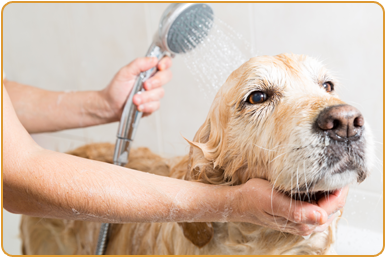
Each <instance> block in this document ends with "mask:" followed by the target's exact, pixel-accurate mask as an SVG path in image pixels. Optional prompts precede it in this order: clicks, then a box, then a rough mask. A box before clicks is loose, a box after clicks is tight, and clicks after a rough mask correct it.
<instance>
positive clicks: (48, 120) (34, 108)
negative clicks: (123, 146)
mask: <svg viewBox="0 0 386 258" xmlns="http://www.w3.org/2000/svg"><path fill="white" fill-rule="evenodd" d="M157 63H158V60H157V59H156V58H138V59H136V60H134V61H133V62H131V63H130V64H128V65H127V66H125V67H123V68H122V69H121V70H120V71H119V72H118V73H117V74H116V75H115V76H114V78H113V79H112V81H111V82H110V84H109V85H108V86H107V87H106V88H105V89H103V90H100V91H68V92H54V91H47V90H43V89H39V88H35V87H32V86H28V85H23V84H20V83H17V82H12V81H7V80H5V81H4V84H5V87H6V88H7V91H8V93H9V96H10V99H11V101H12V104H13V106H14V108H15V111H16V113H17V115H18V117H19V119H20V122H21V123H22V125H23V126H24V127H25V129H26V130H27V131H28V132H29V133H39V132H49V131H59V130H64V129H71V128H79V127H87V126H92V125H98V124H105V123H109V122H115V121H119V119H120V116H121V114H122V110H123V106H124V103H125V101H126V99H127V97H128V95H129V93H130V92H131V89H132V87H133V85H134V82H135V79H136V78H137V76H138V75H139V74H140V73H141V72H142V71H146V70H148V69H150V68H151V67H154V66H157V68H158V70H159V71H158V72H157V73H156V74H155V75H154V76H153V77H152V78H150V79H149V80H147V81H146V82H145V83H144V88H145V89H146V91H145V92H143V93H142V94H137V95H136V96H135V97H134V99H133V101H134V103H135V104H136V105H137V107H138V109H139V110H140V111H142V112H144V115H148V114H150V113H152V112H154V111H156V110H157V109H158V108H159V104H160V103H159V100H160V99H161V98H162V97H163V95H164V90H163V88H162V87H161V86H162V85H164V84H165V83H167V82H168V81H169V80H170V79H171V72H170V70H168V68H169V67H170V66H171V59H170V58H169V57H165V58H163V59H162V60H161V61H160V62H159V63H158V64H157Z"/></svg>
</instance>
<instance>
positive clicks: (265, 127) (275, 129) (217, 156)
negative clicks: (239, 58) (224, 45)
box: [186, 54, 371, 197]
mask: <svg viewBox="0 0 386 258" xmlns="http://www.w3.org/2000/svg"><path fill="white" fill-rule="evenodd" d="M338 84H339V83H338V82H337V80H336V79H335V78H334V77H333V76H332V75H331V74H330V72H329V71H328V70H327V69H326V68H324V67H323V66H322V64H321V63H319V62H318V61H316V60H315V59H313V58H310V57H306V56H298V55H293V54H290V55H287V54H283V55H278V56H261V57H255V58H252V59H250V60H249V61H248V62H246V63H245V64H243V65H242V66H241V67H240V68H238V69H237V70H235V71H234V72H233V73H232V74H231V75H230V76H229V78H228V80H227V81H226V82H225V84H224V85H223V86H222V88H221V89H220V91H219V92H218V94H217V95H216V97H215V99H214V102H213V104H212V107H211V109H210V112H209V114H208V117H207V119H206V121H205V123H204V124H203V125H202V126H201V128H200V129H199V131H198V132H197V134H196V136H195V138H194V140H193V141H189V143H190V145H191V150H190V168H189V170H190V171H189V173H188V174H187V176H186V179H188V180H198V181H201V182H205V183H210V184H223V185H224V184H225V185H235V184H242V183H245V182H246V181H248V180H249V179H251V178H256V177H257V178H263V179H267V180H268V181H270V182H271V184H272V186H273V187H274V188H275V189H277V190H279V191H283V192H285V193H287V194H289V195H291V196H292V197H294V196H296V195H298V194H299V193H308V195H307V196H309V194H311V195H312V194H314V196H316V194H315V193H325V192H329V191H333V190H336V189H339V188H342V187H343V186H345V185H348V184H350V183H352V182H355V181H357V182H362V181H363V180H364V179H365V178H366V176H367V175H368V170H369V164H370V163H371V162H370V157H371V155H370V153H369V149H370V148H369V140H370V132H369V128H368V126H367V124H366V123H365V120H364V118H363V116H362V114H361V113H360V112H359V111H358V110H357V109H356V108H354V107H352V106H350V105H348V104H346V103H345V102H343V101H342V100H340V98H339V97H338V96H337V94H336V92H335V89H336V88H337V87H338ZM303 196H304V195H303Z"/></svg>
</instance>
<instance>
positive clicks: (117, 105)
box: [100, 57, 172, 121]
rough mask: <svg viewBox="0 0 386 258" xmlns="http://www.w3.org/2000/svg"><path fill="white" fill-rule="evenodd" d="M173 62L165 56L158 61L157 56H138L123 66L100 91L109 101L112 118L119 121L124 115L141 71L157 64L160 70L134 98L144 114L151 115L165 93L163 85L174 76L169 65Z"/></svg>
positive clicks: (107, 101) (108, 106)
mask: <svg viewBox="0 0 386 258" xmlns="http://www.w3.org/2000/svg"><path fill="white" fill-rule="evenodd" d="M171 64H172V60H171V58H170V57H164V58H162V60H161V61H159V63H158V59H157V58H155V57H143V58H137V59H135V60H134V61H133V62H131V63H130V64H128V65H126V66H125V67H123V68H122V69H121V70H119V71H118V73H117V74H116V75H115V76H114V78H113V79H112V81H111V82H110V84H109V85H108V86H107V87H106V88H105V89H103V90H102V91H100V94H101V96H102V98H103V99H104V100H105V102H106V103H107V108H108V109H109V111H110V112H111V114H110V116H111V119H112V120H114V121H118V120H119V119H120V117H121V115H122V112H123V107H124V105H125V102H126V100H127V97H128V96H129V94H130V92H131V90H132V89H133V86H134V83H135V80H136V79H137V77H138V76H139V74H140V73H141V72H144V71H147V70H149V69H151V68H153V67H155V66H157V69H158V72H157V73H156V74H155V75H154V76H153V77H151V78H150V79H148V80H147V81H146V82H145V83H144V88H145V90H146V91H145V92H142V93H140V94H136V95H135V96H134V98H133V102H134V104H135V105H136V106H137V109H138V110H139V111H141V112H143V116H147V115H150V114H151V113H153V112H154V111H156V110H157V109H158V108H159V106H160V99H161V98H162V97H163V95H164V89H163V88H162V85H164V84H165V83H167V82H168V81H170V80H171V78H172V73H171V71H170V70H169V67H170V66H171Z"/></svg>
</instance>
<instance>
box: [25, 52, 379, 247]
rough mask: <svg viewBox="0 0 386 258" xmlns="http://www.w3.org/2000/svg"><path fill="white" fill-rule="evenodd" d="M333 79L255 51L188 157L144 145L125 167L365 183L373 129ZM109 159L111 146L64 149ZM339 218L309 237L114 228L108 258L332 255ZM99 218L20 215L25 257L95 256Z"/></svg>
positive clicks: (308, 192) (305, 60) (321, 183)
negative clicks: (140, 257)
mask: <svg viewBox="0 0 386 258" xmlns="http://www.w3.org/2000/svg"><path fill="white" fill-rule="evenodd" d="M337 87H339V83H338V82H337V81H336V79H335V78H334V77H333V75H332V74H330V72H329V71H328V70H327V69H326V68H324V67H323V66H322V65H321V63H319V62H318V61H316V60H315V59H313V58H310V57H306V56H298V55H292V54H290V55H285V54H283V55H278V56H273V57H272V56H261V57H256V58H252V59H250V60H249V61H248V62H246V63H245V64H243V65H242V66H241V67H240V68H238V69H237V70H235V71H234V72H233V73H232V74H231V75H230V76H229V78H228V80H227V81H226V82H225V84H224V85H223V86H222V87H221V89H220V90H219V92H218V93H217V95H216V97H215V99H214V102H213V104H212V106H211V109H210V111H209V114H208V116H207V119H206V121H205V122H204V124H203V125H202V126H201V127H200V129H199V130H198V132H197V133H196V135H195V137H194V139H193V141H188V143H189V144H190V146H191V147H190V153H189V155H187V156H185V157H182V158H180V159H178V160H166V159H162V158H161V157H159V156H157V155H155V154H153V153H151V152H150V151H149V150H147V149H138V150H134V151H132V152H131V153H130V159H129V160H130V162H129V164H127V167H130V168H134V169H138V170H141V171H146V172H151V173H156V174H161V175H164V176H171V177H176V178H180V179H184V180H192V181H199V182H202V183H207V184H216V185H237V184H243V183H245V182H247V181H248V180H249V179H251V178H262V179H266V180H268V181H269V182H270V183H271V184H272V187H273V188H274V189H276V190H278V191H281V192H283V193H285V194H287V195H288V196H291V197H292V198H293V199H301V200H303V201H308V202H315V201H317V200H318V198H320V196H324V195H328V194H329V193H331V192H333V191H335V190H337V189H340V188H342V187H344V186H346V185H348V184H351V183H353V182H359V183H360V182H362V181H363V180H364V179H365V178H366V176H367V175H368V171H369V166H370V164H371V157H372V153H371V133H370V129H369V127H368V125H367V124H366V123H365V120H364V118H363V116H362V114H361V113H360V112H359V111H358V110H357V109H356V108H354V107H352V106H350V105H348V104H346V103H344V102H343V101H342V100H340V98H339V97H338V96H337V94H336V91H335V89H336V88H337ZM70 154H73V155H77V156H80V157H84V158H90V159H96V160H101V161H105V162H110V163H112V156H113V146H112V145H111V144H93V145H87V146H84V147H81V148H79V149H77V150H74V151H72V152H70ZM335 226H336V221H335V222H334V223H332V224H331V225H330V226H329V228H328V230H326V231H325V232H320V233H313V234H312V235H311V237H310V238H309V239H303V238H302V237H301V236H297V235H291V234H289V233H283V232H279V231H276V230H273V229H269V228H265V227H263V226H259V225H252V224H248V223H233V222H232V223H230V222H229V223H223V222H213V223H127V224H113V226H112V230H111V236H110V242H109V245H108V247H107V250H106V254H117V255H124V254H144V255H150V254H154V255H171V254H177V255H199V254H204V255H219V254H224V255H225V254H233V255H279V254H287V255H288V254H292V255H293V254H296V255H306V254H333V250H332V249H331V245H332V243H333V242H334V230H335ZM99 228H100V224H99V223H93V222H84V221H66V220H56V219H44V220H41V219H39V218H32V217H28V216H24V217H23V219H22V225H21V232H22V238H23V252H24V253H25V254H40V255H42V254H51V255H52V254H83V255H85V254H88V255H90V254H93V252H94V250H95V247H96V243H97V236H98V231H99Z"/></svg>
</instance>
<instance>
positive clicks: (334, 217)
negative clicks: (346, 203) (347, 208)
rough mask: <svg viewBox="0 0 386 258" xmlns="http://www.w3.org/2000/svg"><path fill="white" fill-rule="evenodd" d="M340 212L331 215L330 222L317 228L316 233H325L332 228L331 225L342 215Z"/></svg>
mask: <svg viewBox="0 0 386 258" xmlns="http://www.w3.org/2000/svg"><path fill="white" fill-rule="evenodd" d="M340 214H341V213H340V211H337V212H335V213H333V214H331V215H330V216H329V217H328V220H327V222H326V223H324V224H323V225H320V226H317V227H316V228H315V230H314V232H323V231H325V230H326V229H327V228H328V226H330V224H331V223H332V222H333V221H334V219H336V217H338V216H339V215H340Z"/></svg>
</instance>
